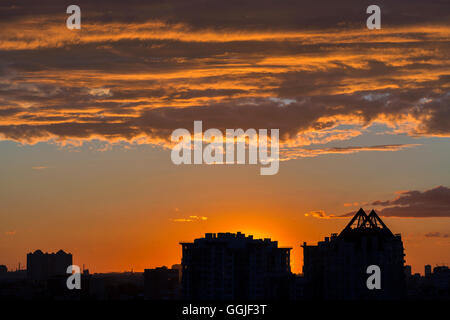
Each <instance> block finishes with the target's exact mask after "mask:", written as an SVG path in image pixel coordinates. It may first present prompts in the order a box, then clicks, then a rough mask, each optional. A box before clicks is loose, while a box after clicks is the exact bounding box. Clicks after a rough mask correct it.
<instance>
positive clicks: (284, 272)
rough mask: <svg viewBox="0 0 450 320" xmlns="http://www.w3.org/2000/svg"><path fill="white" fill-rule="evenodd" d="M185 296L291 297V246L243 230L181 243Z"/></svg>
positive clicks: (220, 297)
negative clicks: (286, 246)
mask: <svg viewBox="0 0 450 320" xmlns="http://www.w3.org/2000/svg"><path fill="white" fill-rule="evenodd" d="M181 245H182V249H183V257H182V266H183V269H182V288H183V298H185V299H190V300H257V299H259V300H262V299H283V298H288V297H289V294H290V291H291V285H292V277H293V275H292V274H291V270H290V250H291V248H279V247H278V243H277V242H276V241H271V240H270V239H264V240H261V239H253V237H252V236H248V237H246V236H245V234H242V233H240V232H238V233H236V234H234V233H218V234H213V233H207V234H205V237H204V238H199V239H195V240H194V242H193V243H186V242H184V243H181Z"/></svg>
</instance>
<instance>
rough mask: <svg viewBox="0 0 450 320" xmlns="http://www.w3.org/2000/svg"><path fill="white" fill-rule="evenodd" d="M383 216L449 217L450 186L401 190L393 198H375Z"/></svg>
mask: <svg viewBox="0 0 450 320" xmlns="http://www.w3.org/2000/svg"><path fill="white" fill-rule="evenodd" d="M372 205H375V206H381V207H384V208H382V209H381V210H380V212H379V214H380V215H382V216H385V217H450V188H448V187H445V186H439V187H436V188H433V189H429V190H425V191H417V190H412V191H402V192H399V195H398V196H397V197H396V198H394V199H393V200H387V201H382V200H377V201H374V202H372Z"/></svg>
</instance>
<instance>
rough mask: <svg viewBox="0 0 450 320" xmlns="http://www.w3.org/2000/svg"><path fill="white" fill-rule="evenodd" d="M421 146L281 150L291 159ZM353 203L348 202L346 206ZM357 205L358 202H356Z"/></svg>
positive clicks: (283, 154) (395, 145)
mask: <svg viewBox="0 0 450 320" xmlns="http://www.w3.org/2000/svg"><path fill="white" fill-rule="evenodd" d="M416 146H419V145H418V144H390V145H375V146H358V147H355V146H353V147H352V146H348V147H334V148H322V149H304V148H285V149H282V150H281V152H280V153H281V154H282V156H283V158H282V160H291V159H295V158H305V157H317V156H319V155H326V154H351V153H356V152H362V151H398V150H402V149H406V148H412V147H416ZM352 205H353V204H346V205H345V206H346V207H349V206H352ZM356 205H357V204H356Z"/></svg>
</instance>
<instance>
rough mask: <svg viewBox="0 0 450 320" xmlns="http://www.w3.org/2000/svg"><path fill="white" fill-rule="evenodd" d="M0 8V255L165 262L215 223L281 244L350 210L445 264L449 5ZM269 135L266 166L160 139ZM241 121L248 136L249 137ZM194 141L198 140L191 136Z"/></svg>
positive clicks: (354, 2) (294, 243)
mask: <svg viewBox="0 0 450 320" xmlns="http://www.w3.org/2000/svg"><path fill="white" fill-rule="evenodd" d="M71 4H74V5H78V6H79V8H80V10H81V25H80V29H68V28H67V24H66V22H67V19H68V17H69V14H68V13H67V6H68V5H69V4H68V3H62V2H61V1H58V0H42V1H33V0H4V1H2V2H1V4H0V264H5V265H7V266H8V267H9V268H12V269H14V268H15V267H16V266H17V265H18V263H21V265H25V253H26V252H29V251H30V250H36V249H39V248H40V249H43V250H45V251H49V252H56V251H57V250H59V249H61V248H63V249H64V250H66V251H69V252H71V253H72V254H73V255H74V257H75V263H76V262H77V261H79V262H80V263H81V264H85V265H86V266H90V268H91V270H92V271H93V272H109V271H123V270H130V269H131V268H133V269H134V270H144V269H145V268H149V267H157V266H160V265H172V264H174V263H176V262H177V261H179V260H180V258H181V252H180V251H181V250H180V248H179V245H178V243H179V242H183V241H189V240H192V239H195V238H197V237H198V236H200V235H203V234H205V233H206V232H211V233H219V232H223V231H230V232H238V231H240V232H242V233H245V234H252V235H254V236H255V237H257V238H273V239H277V241H279V244H280V245H281V246H288V247H292V248H293V250H292V252H291V266H292V270H293V271H294V272H296V273H298V272H300V270H301V267H302V264H303V261H302V251H301V248H300V245H301V244H302V243H303V242H308V243H316V242H318V241H321V239H323V237H324V236H327V235H329V234H331V233H333V232H336V231H337V230H341V229H342V228H343V227H344V226H345V224H346V222H347V219H348V217H349V216H350V215H353V214H354V213H355V212H356V211H357V210H358V209H359V208H360V207H363V208H366V209H372V208H374V209H375V210H376V211H377V212H378V214H379V216H380V217H382V219H383V221H385V222H386V224H387V225H389V226H390V229H391V230H392V232H393V233H401V234H402V241H403V243H404V246H405V248H406V263H407V264H408V265H412V269H413V273H416V272H422V270H423V265H425V264H431V265H437V264H447V265H448V264H450V170H449V169H448V167H449V163H450V140H449V137H450V89H449V88H450V82H449V80H450V63H449V62H450V56H449V52H450V50H449V49H450V41H449V39H450V27H449V25H448V21H450V4H449V3H447V2H443V1H439V0H430V1H426V2H424V1H419V0H398V1H387V0H382V1H379V2H378V3H377V5H379V7H380V10H381V29H368V28H367V24H366V21H367V19H368V17H369V15H368V14H367V11H366V10H367V7H368V5H369V4H372V3H365V2H361V1H358V0H350V1H347V2H345V3H337V2H336V1H332V0H319V1H314V2H313V3H311V1H298V0H295V1H294V0H286V1H281V2H280V1H276V0H247V1H243V2H242V1H204V0H192V1H189V2H187V1H185V0H161V1H160V0H150V1H140V0H129V1H126V3H125V2H123V1H119V0H97V1H88V0H79V1H76V3H71ZM194 121H201V122H202V125H203V131H206V130H208V129H211V128H215V129H218V130H220V131H221V132H225V131H226V129H238V128H241V129H243V130H247V129H249V128H255V129H256V130H260V129H265V130H269V131H270V130H271V129H275V130H276V129H278V130H279V147H280V152H279V158H280V162H279V170H278V171H277V173H276V174H274V175H271V176H261V175H260V166H256V165H241V164H236V165H232V166H230V165H205V164H203V165H195V166H194V165H175V164H174V163H173V162H172V160H171V148H172V147H173V142H172V141H171V139H170V138H171V134H172V133H173V132H174V131H175V130H177V129H180V128H184V129H186V130H188V131H189V132H194V130H193V129H194V128H193V124H194ZM258 132H260V131H258ZM201 139H202V141H203V142H206V141H205V140H206V139H204V137H201Z"/></svg>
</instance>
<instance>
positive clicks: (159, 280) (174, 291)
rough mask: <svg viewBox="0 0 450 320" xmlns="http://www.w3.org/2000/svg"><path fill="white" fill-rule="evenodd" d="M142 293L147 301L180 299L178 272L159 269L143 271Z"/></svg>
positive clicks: (164, 268)
mask: <svg viewBox="0 0 450 320" xmlns="http://www.w3.org/2000/svg"><path fill="white" fill-rule="evenodd" d="M144 292H145V299H147V300H175V299H178V298H179V297H180V271H179V270H178V269H176V268H173V267H172V269H168V268H167V267H159V268H155V269H145V270H144Z"/></svg>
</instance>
